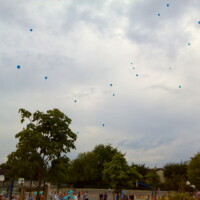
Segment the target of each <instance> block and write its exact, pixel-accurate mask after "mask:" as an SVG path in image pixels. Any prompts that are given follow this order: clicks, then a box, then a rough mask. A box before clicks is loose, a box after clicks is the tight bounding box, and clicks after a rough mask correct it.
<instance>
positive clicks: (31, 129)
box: [7, 109, 77, 187]
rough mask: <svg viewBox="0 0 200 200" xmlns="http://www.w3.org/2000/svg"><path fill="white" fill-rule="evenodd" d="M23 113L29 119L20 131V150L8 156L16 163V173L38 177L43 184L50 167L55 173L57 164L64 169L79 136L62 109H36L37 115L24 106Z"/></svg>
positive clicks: (13, 167)
mask: <svg viewBox="0 0 200 200" xmlns="http://www.w3.org/2000/svg"><path fill="white" fill-rule="evenodd" d="M19 113H20V114H21V123H24V122H25V121H26V120H28V122H27V124H26V127H25V128H23V130H22V131H20V132H19V133H18V134H16V138H18V139H19V142H18V144H17V146H16V147H17V149H16V151H15V152H13V153H11V154H10V155H9V156H8V161H7V164H8V165H9V166H12V171H13V172H15V173H16V175H18V176H22V177H27V178H29V179H31V180H38V181H39V187H40V185H41V181H42V180H44V179H45V177H46V176H47V173H48V169H49V168H50V174H51V175H52V173H53V172H54V174H55V170H53V167H56V168H57V169H61V171H63V166H64V165H63V166H62V164H61V163H63V160H65V161H66V157H65V154H66V153H67V152H70V150H71V149H74V148H75V145H74V142H75V140H76V137H77V136H76V134H75V133H73V132H72V131H71V129H70V128H69V125H70V123H71V119H69V118H68V117H67V116H66V115H65V114H64V113H62V112H61V111H59V110H58V109H53V110H48V111H47V112H46V113H43V112H40V111H36V112H35V113H33V114H32V113H30V112H29V111H27V110H25V109H20V110H19ZM61 161H62V162H61ZM58 163H59V164H58ZM61 166H62V167H61ZM57 180H58V179H57Z"/></svg>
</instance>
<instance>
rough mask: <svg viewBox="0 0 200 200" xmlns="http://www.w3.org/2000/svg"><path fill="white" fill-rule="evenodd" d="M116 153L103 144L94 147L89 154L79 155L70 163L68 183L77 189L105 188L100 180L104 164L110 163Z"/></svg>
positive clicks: (114, 149) (109, 146)
mask: <svg viewBox="0 0 200 200" xmlns="http://www.w3.org/2000/svg"><path fill="white" fill-rule="evenodd" d="M117 153H119V151H118V150H117V149H116V148H113V147H112V146H111V145H103V144H100V145H97V146H95V147H94V149H93V150H92V151H91V152H85V153H80V154H79V155H78V157H77V158H76V159H74V160H73V161H71V163H70V169H69V171H70V172H69V173H70V174H71V178H70V182H73V183H75V186H77V187H86V186H90V187H92V186H93V187H94V186H95V185H96V186H97V187H105V186H107V185H108V183H107V182H104V180H103V179H102V177H103V174H102V171H103V169H104V164H105V163H107V162H110V161H111V160H112V158H113V156H114V155H115V154H117Z"/></svg>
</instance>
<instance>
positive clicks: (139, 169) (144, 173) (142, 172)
mask: <svg viewBox="0 0 200 200" xmlns="http://www.w3.org/2000/svg"><path fill="white" fill-rule="evenodd" d="M131 167H135V169H136V171H137V172H138V173H139V174H140V175H141V176H140V178H139V180H140V181H142V182H146V176H147V174H148V172H149V168H148V167H146V166H145V164H135V163H132V164H131Z"/></svg>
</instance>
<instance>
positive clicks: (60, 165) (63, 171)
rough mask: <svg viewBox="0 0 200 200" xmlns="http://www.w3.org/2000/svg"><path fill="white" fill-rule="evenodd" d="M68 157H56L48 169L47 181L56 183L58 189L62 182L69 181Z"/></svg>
mask: <svg viewBox="0 0 200 200" xmlns="http://www.w3.org/2000/svg"><path fill="white" fill-rule="evenodd" d="M68 168H69V158H68V157H66V156H63V157H60V158H57V159H55V160H53V161H52V163H51V167H50V168H49V170H48V177H47V179H48V181H50V182H51V183H53V184H55V185H57V188H58V189H59V187H60V185H61V184H62V183H66V182H68V181H69V174H68Z"/></svg>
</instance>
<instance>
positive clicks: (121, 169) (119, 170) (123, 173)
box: [103, 153, 129, 190]
mask: <svg viewBox="0 0 200 200" xmlns="http://www.w3.org/2000/svg"><path fill="white" fill-rule="evenodd" d="M128 173H129V166H128V164H127V162H126V159H125V157H124V155H123V154H122V153H118V154H116V155H115V156H114V157H113V159H112V160H111V162H109V163H106V164H105V168H104V170H103V178H104V180H107V181H109V182H110V183H111V186H112V187H114V188H115V189H116V190H120V189H121V188H122V187H123V186H124V185H125V184H126V182H127V180H128V178H129V176H128Z"/></svg>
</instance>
